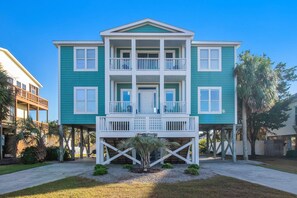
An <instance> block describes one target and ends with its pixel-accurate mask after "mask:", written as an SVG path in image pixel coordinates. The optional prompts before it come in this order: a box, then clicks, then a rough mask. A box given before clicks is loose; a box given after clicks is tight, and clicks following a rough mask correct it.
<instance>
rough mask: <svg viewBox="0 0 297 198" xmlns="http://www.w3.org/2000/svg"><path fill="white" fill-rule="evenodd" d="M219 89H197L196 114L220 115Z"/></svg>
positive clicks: (220, 95) (220, 97) (220, 100)
mask: <svg viewBox="0 0 297 198" xmlns="http://www.w3.org/2000/svg"><path fill="white" fill-rule="evenodd" d="M221 90H222V89H221V87H198V113H199V114H220V113H221V112H222V110H221V108H222V91H221Z"/></svg>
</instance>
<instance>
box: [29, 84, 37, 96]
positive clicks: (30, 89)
mask: <svg viewBox="0 0 297 198" xmlns="http://www.w3.org/2000/svg"><path fill="white" fill-rule="evenodd" d="M29 91H30V92H31V93H32V94H35V95H38V88H37V87H35V86H34V85H31V84H30V86H29Z"/></svg>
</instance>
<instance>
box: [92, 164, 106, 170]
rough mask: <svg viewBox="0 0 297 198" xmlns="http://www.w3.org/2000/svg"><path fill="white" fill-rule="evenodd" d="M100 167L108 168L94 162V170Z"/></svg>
mask: <svg viewBox="0 0 297 198" xmlns="http://www.w3.org/2000/svg"><path fill="white" fill-rule="evenodd" d="M100 168H105V169H108V168H107V167H106V166H104V165H102V164H96V165H95V167H94V170H97V169H100Z"/></svg>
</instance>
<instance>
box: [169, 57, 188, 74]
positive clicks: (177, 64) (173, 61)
mask: <svg viewBox="0 0 297 198" xmlns="http://www.w3.org/2000/svg"><path fill="white" fill-rule="evenodd" d="M165 70H169V71H172V70H177V71H180V70H186V59H185V58H166V59H165Z"/></svg>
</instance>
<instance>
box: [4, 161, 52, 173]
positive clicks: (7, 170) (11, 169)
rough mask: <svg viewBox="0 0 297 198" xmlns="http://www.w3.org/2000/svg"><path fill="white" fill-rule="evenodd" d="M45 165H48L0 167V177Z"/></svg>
mask: <svg viewBox="0 0 297 198" xmlns="http://www.w3.org/2000/svg"><path fill="white" fill-rule="evenodd" d="M47 164H48V163H36V164H11V165H0V175H4V174H8V173H14V172H17V171H22V170H26V169H30V168H35V167H39V166H45V165H47Z"/></svg>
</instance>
